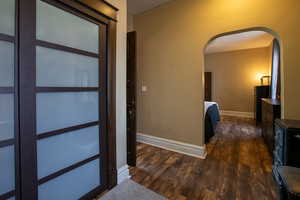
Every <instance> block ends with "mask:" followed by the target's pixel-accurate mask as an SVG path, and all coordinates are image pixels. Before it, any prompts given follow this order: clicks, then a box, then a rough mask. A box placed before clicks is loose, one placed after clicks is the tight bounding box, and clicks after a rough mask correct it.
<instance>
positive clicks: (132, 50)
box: [127, 32, 136, 166]
mask: <svg viewBox="0 0 300 200" xmlns="http://www.w3.org/2000/svg"><path fill="white" fill-rule="evenodd" d="M127 163H128V165H130V166H135V165H136V32H129V33H127Z"/></svg>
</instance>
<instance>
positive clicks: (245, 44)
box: [203, 28, 283, 152]
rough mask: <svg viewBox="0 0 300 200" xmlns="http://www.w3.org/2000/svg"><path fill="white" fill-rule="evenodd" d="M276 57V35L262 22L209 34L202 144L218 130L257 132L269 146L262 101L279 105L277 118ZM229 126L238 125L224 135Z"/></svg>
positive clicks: (238, 135)
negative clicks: (237, 29) (214, 34)
mask: <svg viewBox="0 0 300 200" xmlns="http://www.w3.org/2000/svg"><path fill="white" fill-rule="evenodd" d="M280 57H281V54H280V39H279V36H278V34H276V33H275V32H274V31H272V30H270V29H267V28H251V29H245V30H239V31H233V32H228V33H222V34H218V35H216V36H214V37H213V38H212V39H211V40H209V42H208V43H207V45H206V46H205V49H204V68H205V70H204V75H203V77H204V97H205V99H204V108H205V111H204V125H205V134H204V135H205V143H206V144H209V143H210V141H211V140H214V139H213V138H215V136H216V135H218V132H222V133H223V137H228V138H232V139H234V138H237V139H243V138H244V139H245V138H247V137H248V138H253V137H259V138H260V139H262V141H264V143H265V144H266V145H267V147H268V149H269V150H270V152H272V148H273V146H274V144H273V138H272V137H271V136H270V135H268V133H266V132H268V130H267V129H269V127H266V128H265V129H266V130H264V126H265V125H266V124H267V123H269V121H268V120H270V119H267V118H268V117H267V115H269V114H270V113H267V111H266V105H267V104H269V105H270V106H271V107H272V108H275V107H276V109H279V112H277V113H273V115H274V116H273V117H274V118H281V116H280V115H281V108H282V107H281V100H282V96H281V94H283V93H282V92H281V88H282V87H281V80H280V77H281V72H282V70H281V63H280V62H281V59H280ZM275 115H276V116H275ZM229 126H230V127H235V129H236V130H238V129H239V130H240V131H231V132H227V133H228V134H227V135H224V130H225V129H228V127H229ZM251 127H252V128H251ZM262 127H263V128H262ZM250 129H251V130H250ZM253 130H255V131H253ZM251 131H252V132H251ZM251 133H253V134H251ZM219 136H220V135H219ZM263 139H264V140H263Z"/></svg>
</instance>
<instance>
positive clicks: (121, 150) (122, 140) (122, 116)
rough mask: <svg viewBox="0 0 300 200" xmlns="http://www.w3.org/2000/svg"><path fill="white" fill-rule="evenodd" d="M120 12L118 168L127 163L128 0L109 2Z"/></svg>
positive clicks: (117, 126)
mask: <svg viewBox="0 0 300 200" xmlns="http://www.w3.org/2000/svg"><path fill="white" fill-rule="evenodd" d="M107 2H109V3H111V4H112V5H114V6H115V7H117V8H118V9H119V11H118V22H117V52H116V81H117V83H116V85H117V91H116V93H117V94H116V104H117V106H116V129H117V130H116V135H117V138H116V139H117V142H116V143H117V167H118V169H119V168H121V167H122V166H124V165H126V163H127V152H126V149H127V148H126V145H127V144H126V37H127V36H126V35H127V0H107Z"/></svg>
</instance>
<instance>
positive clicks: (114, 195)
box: [99, 180, 167, 200]
mask: <svg viewBox="0 0 300 200" xmlns="http://www.w3.org/2000/svg"><path fill="white" fill-rule="evenodd" d="M99 200H167V199H166V198H164V197H162V196H160V195H159V194H156V193H155V192H152V191H151V190H149V189H147V188H145V187H144V186H142V185H140V184H138V183H136V182H134V181H132V180H126V181H124V182H122V183H121V184H120V185H117V186H116V187H114V188H113V189H112V190H111V191H109V192H108V193H106V194H105V195H104V196H103V197H101V198H100V199H99Z"/></svg>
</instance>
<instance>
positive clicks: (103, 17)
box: [0, 0, 118, 200]
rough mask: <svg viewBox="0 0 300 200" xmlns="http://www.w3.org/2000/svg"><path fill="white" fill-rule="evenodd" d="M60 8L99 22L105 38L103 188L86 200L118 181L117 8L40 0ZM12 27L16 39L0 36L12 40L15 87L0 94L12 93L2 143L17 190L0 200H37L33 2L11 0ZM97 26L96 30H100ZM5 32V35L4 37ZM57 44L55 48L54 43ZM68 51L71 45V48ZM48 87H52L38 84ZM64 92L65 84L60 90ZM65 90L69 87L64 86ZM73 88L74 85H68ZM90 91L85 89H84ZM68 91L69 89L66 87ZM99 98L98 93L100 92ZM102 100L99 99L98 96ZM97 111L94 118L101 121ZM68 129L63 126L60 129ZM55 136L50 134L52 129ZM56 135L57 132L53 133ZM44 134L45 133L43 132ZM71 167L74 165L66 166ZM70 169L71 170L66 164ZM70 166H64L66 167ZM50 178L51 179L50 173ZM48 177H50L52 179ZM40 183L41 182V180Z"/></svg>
mask: <svg viewBox="0 0 300 200" xmlns="http://www.w3.org/2000/svg"><path fill="white" fill-rule="evenodd" d="M43 1H45V2H48V3H51V4H54V5H55V6H58V7H60V6H62V7H65V8H67V9H68V11H69V12H71V13H73V14H75V15H76V14H78V15H80V16H81V17H84V16H85V17H86V18H89V19H91V20H95V21H97V22H99V26H102V27H103V29H101V30H102V31H103V30H104V32H102V33H101V34H100V37H102V38H100V41H106V42H105V43H103V44H100V45H102V47H101V48H102V49H103V48H105V49H106V51H104V52H103V53H101V55H100V54H99V55H100V56H101V57H102V58H104V59H102V61H101V63H100V64H101V66H106V67H105V70H101V72H100V73H105V74H106V77H107V79H106V80H105V81H106V88H100V90H106V97H105V101H106V107H107V110H106V112H104V115H105V118H106V121H107V123H106V124H105V125H104V127H105V129H106V130H107V134H106V135H105V136H104V138H103V139H105V142H104V143H103V144H105V145H103V147H100V148H103V149H102V150H103V152H104V154H107V156H106V157H105V160H104V162H106V163H107V164H106V165H105V166H104V169H102V170H103V171H104V172H105V173H106V176H105V182H106V185H105V188H101V190H99V188H96V189H95V190H93V191H91V192H90V193H88V194H87V195H85V196H83V197H82V199H91V198H92V197H95V195H97V194H99V192H101V191H102V189H109V188H112V187H114V186H115V185H116V184H117V169H116V109H115V108H116V101H115V98H116V24H117V20H116V16H117V11H118V9H117V8H115V7H113V6H111V5H110V4H108V3H106V2H105V1H92V0H78V1H76V0H43ZM15 13H16V14H15V19H16V20H15V21H16V22H15V23H16V29H15V30H16V31H15V37H11V36H7V37H6V36H5V35H3V34H0V39H1V38H2V39H3V40H9V41H12V42H14V43H15V88H0V92H2V93H12V92H15V95H14V96H15V99H16V100H15V139H14V140H11V141H4V142H2V143H3V144H2V143H1V145H2V146H5V145H12V144H14V145H15V174H16V181H15V185H16V189H15V190H14V191H11V192H9V193H7V194H4V195H0V199H6V198H9V197H12V196H16V199H31V200H37V199H38V190H37V186H38V184H39V183H40V180H38V178H37V158H36V155H37V147H36V140H37V139H39V137H37V135H36V115H35V110H36V108H35V105H36V96H35V94H36V92H38V90H39V89H41V88H36V77H35V65H36V61H35V56H36V55H35V54H36V52H35V46H36V45H37V44H38V42H39V41H37V40H36V22H35V21H36V0H16V12H15ZM101 30H100V31H101ZM4 36H5V37H4ZM56 47H57V48H59V46H56ZM69 50H70V49H69ZM71 50H72V49H71ZM43 89H46V90H47V89H50V90H51V88H42V90H43ZM65 89H66V90H67V88H65ZM68 89H70V88H68ZM73 89H75V90H78V88H73ZM89 89H90V88H89ZM71 90H72V89H71ZM99 98H100V99H101V98H102V97H101V96H99ZM101 100H104V99H103V98H102V99H101ZM102 115H103V114H101V116H100V118H99V119H103V117H104V116H102ZM65 131H67V130H65ZM53 134H54V133H53ZM56 134H57V133H56ZM44 136H45V137H47V136H46V135H44ZM71 167H74V166H71ZM70 169H71V168H70ZM70 169H64V170H65V171H67V170H70ZM50 178H51V177H50ZM52 178H53V177H52ZM44 181H45V180H44Z"/></svg>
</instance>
